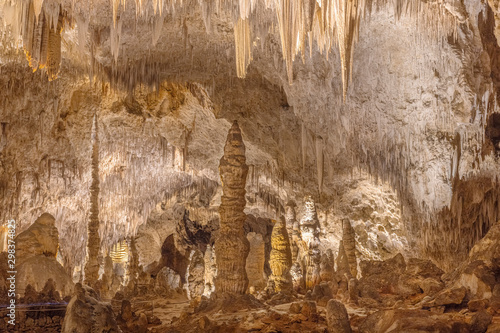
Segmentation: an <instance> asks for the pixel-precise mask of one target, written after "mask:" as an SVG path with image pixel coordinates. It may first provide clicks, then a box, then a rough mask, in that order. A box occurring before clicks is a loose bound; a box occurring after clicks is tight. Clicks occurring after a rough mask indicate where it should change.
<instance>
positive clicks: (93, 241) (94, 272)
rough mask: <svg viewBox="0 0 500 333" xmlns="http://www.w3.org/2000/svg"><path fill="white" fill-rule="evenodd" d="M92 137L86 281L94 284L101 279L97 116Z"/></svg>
mask: <svg viewBox="0 0 500 333" xmlns="http://www.w3.org/2000/svg"><path fill="white" fill-rule="evenodd" d="M92 134H93V137H92V184H91V186H90V217H89V219H88V234H87V262H86V263H85V283H86V284H88V285H90V286H93V285H94V284H95V283H96V281H97V280H98V279H99V252H100V247H101V238H100V236H99V224H100V223H99V137H98V126H97V116H94V125H93V133H92Z"/></svg>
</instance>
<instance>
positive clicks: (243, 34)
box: [234, 18, 252, 78]
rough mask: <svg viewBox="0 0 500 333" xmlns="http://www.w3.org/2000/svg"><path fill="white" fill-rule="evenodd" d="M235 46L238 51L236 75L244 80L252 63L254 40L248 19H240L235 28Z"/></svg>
mask: <svg viewBox="0 0 500 333" xmlns="http://www.w3.org/2000/svg"><path fill="white" fill-rule="evenodd" d="M234 45H235V49H236V73H237V75H238V77H239V78H244V77H245V76H246V72H247V67H248V64H250V62H251V61H252V39H251V37H250V25H249V21H248V19H242V18H239V19H238V22H237V23H236V25H235V27H234Z"/></svg>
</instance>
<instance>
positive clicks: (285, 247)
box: [269, 216, 292, 292]
mask: <svg viewBox="0 0 500 333" xmlns="http://www.w3.org/2000/svg"><path fill="white" fill-rule="evenodd" d="M271 246H272V250H271V255H270V258H269V266H271V271H272V275H271V276H270V277H269V279H270V280H272V281H273V282H274V290H275V291H276V292H287V291H291V290H292V276H291V274H290V268H291V267H292V253H291V251H290V240H289V239H288V233H287V231H286V222H285V218H284V217H283V216H281V217H280V219H279V220H278V221H276V222H275V224H274V227H273V233H272V235H271Z"/></svg>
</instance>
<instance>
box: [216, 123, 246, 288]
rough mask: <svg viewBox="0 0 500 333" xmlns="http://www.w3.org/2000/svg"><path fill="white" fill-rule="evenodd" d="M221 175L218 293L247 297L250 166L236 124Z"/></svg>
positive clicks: (217, 256) (229, 138)
mask: <svg viewBox="0 0 500 333" xmlns="http://www.w3.org/2000/svg"><path fill="white" fill-rule="evenodd" d="M219 172H220V177H221V181H222V192H223V194H222V198H221V204H220V207H219V214H220V229H219V237H218V239H217V240H216V246H215V254H216V260H217V278H216V279H215V291H216V292H217V293H226V292H229V293H235V294H243V293H245V291H246V290H247V287H248V278H247V274H246V271H245V262H246V258H247V256H248V251H249V244H248V240H247V238H246V237H245V232H244V229H243V224H244V223H245V219H246V215H245V213H244V212H243V210H244V209H245V205H246V199H245V193H246V191H245V183H246V178H247V173H248V166H247V165H246V158H245V145H244V143H243V138H242V136H241V130H240V128H239V126H238V123H237V122H236V121H235V122H234V123H233V126H232V127H231V129H230V130H229V134H228V136H227V141H226V145H225V146H224V156H223V157H222V158H221V160H220V165H219Z"/></svg>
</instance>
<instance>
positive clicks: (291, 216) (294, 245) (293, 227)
mask: <svg viewBox="0 0 500 333" xmlns="http://www.w3.org/2000/svg"><path fill="white" fill-rule="evenodd" d="M285 220H286V226H287V230H288V235H289V236H290V248H291V249H292V262H295V261H296V260H297V256H298V252H299V246H298V244H299V242H300V230H299V224H298V221H297V219H296V216H295V204H294V203H293V202H289V203H288V204H287V206H286V211H285Z"/></svg>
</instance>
